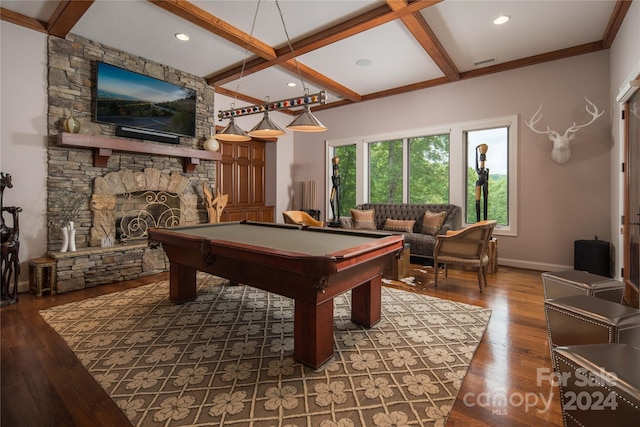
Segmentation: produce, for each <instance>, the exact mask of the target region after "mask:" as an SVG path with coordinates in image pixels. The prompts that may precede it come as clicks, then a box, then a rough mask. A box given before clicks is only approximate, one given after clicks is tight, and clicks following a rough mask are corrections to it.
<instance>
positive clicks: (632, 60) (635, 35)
mask: <svg viewBox="0 0 640 427" xmlns="http://www.w3.org/2000/svg"><path fill="white" fill-rule="evenodd" d="M639 23H640V2H638V1H634V2H633V3H631V7H630V8H629V11H628V12H627V16H626V17H625V19H624V22H623V23H622V26H621V27H620V30H619V31H618V35H617V36H616V39H615V41H614V43H613V46H611V49H610V50H609V62H610V64H611V65H610V69H611V71H610V77H611V81H610V85H611V110H612V111H613V113H614V114H613V120H612V123H613V125H612V127H611V133H612V136H613V147H612V150H611V152H612V155H611V163H610V169H611V235H612V236H613V241H614V243H615V246H616V248H618V250H617V251H616V254H617V256H616V259H615V269H614V272H615V275H616V277H618V278H619V277H620V271H621V270H620V269H621V268H622V267H623V266H624V263H623V259H622V256H623V253H624V249H623V248H624V242H623V235H622V233H621V227H620V217H621V215H623V214H624V206H623V202H624V200H623V196H624V180H623V178H624V176H623V174H622V173H621V166H620V164H621V163H622V162H623V161H624V123H623V121H622V119H621V113H620V111H621V108H620V107H621V105H620V103H618V102H617V101H616V98H617V97H618V96H619V94H621V92H622V91H623V90H624V89H625V86H628V83H629V81H630V80H633V79H636V78H638V76H640V25H638V24H639Z"/></svg>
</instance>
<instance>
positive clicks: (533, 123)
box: [524, 104, 555, 135]
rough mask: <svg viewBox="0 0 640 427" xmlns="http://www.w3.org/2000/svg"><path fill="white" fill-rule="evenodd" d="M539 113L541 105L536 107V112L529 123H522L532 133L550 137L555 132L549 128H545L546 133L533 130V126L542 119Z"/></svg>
mask: <svg viewBox="0 0 640 427" xmlns="http://www.w3.org/2000/svg"><path fill="white" fill-rule="evenodd" d="M540 111H542V104H540V106H539V107H538V110H537V111H536V112H535V113H534V114H533V116H531V119H530V120H529V121H526V120H525V121H524V123H525V124H526V125H527V126H528V127H529V129H531V130H532V131H534V132H536V133H542V134H545V135H551V134H552V133H554V132H555V131H553V130H551V129H549V126H547V130H546V131H542V130H538V129H536V128H535V125H536V124H537V123H538V122H539V121H540V119H541V118H542V114H541V113H540Z"/></svg>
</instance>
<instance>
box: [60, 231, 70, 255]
mask: <svg viewBox="0 0 640 427" xmlns="http://www.w3.org/2000/svg"><path fill="white" fill-rule="evenodd" d="M60 231H62V247H61V248H60V252H67V249H68V248H69V228H67V227H62V228H60Z"/></svg>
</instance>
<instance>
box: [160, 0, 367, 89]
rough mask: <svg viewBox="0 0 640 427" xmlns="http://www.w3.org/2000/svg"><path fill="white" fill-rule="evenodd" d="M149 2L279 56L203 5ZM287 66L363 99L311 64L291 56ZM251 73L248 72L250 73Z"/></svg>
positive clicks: (265, 54)
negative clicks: (319, 71) (313, 68)
mask: <svg viewBox="0 0 640 427" xmlns="http://www.w3.org/2000/svg"><path fill="white" fill-rule="evenodd" d="M149 2H151V3H153V4H155V5H156V6H159V7H161V8H163V9H164V10H166V11H168V12H171V13H174V14H176V15H178V16H180V17H181V18H183V19H186V20H187V21H189V22H191V23H193V24H195V25H198V26H200V27H201V28H204V29H205V30H207V31H210V32H212V33H214V34H216V35H218V36H220V37H222V38H224V39H225V40H228V41H230V42H232V43H235V44H237V45H240V46H242V47H244V48H246V49H248V50H249V51H250V52H253V53H254V54H256V55H258V56H259V57H260V58H262V59H263V60H272V59H275V58H276V53H275V50H274V49H273V48H272V47H271V46H269V45H267V44H266V43H263V42H261V41H260V40H257V39H256V38H255V37H252V36H251V35H249V34H247V33H245V32H243V31H241V30H239V29H237V28H235V27H234V26H232V25H230V24H228V23H227V22H225V21H223V20H221V19H220V18H218V17H216V16H214V15H212V14H210V13H209V12H207V11H205V10H202V9H200V8H199V7H197V6H194V5H193V4H191V3H189V2H187V1H185V0H149ZM279 65H280V66H282V67H283V68H285V69H287V70H290V71H293V72H294V73H296V74H297V72H298V70H299V74H300V75H301V76H302V77H303V78H305V79H308V80H310V81H313V82H315V83H317V84H319V85H320V86H322V87H325V88H327V89H329V90H331V91H332V92H334V93H337V94H338V95H339V96H344V97H345V98H347V99H350V100H352V101H359V100H360V95H358V94H357V93H355V92H354V91H352V90H350V89H348V88H346V87H344V86H343V85H341V84H340V83H338V82H335V81H333V80H331V79H329V78H328V77H326V76H323V75H322V74H320V73H318V72H316V71H314V70H312V69H310V68H309V67H306V66H304V65H303V64H300V63H299V62H298V67H296V66H295V62H294V61H293V60H291V63H287V62H284V63H282V64H279ZM247 74H248V73H245V75H247ZM207 81H208V82H210V81H214V85H215V86H216V87H219V84H217V83H215V80H214V79H211V78H209V79H207Z"/></svg>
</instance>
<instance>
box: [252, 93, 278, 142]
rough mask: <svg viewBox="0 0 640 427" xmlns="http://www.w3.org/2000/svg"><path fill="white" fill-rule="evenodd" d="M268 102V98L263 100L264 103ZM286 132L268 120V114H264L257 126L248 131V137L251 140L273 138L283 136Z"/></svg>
mask: <svg viewBox="0 0 640 427" xmlns="http://www.w3.org/2000/svg"><path fill="white" fill-rule="evenodd" d="M268 102H269V97H268V96H267V97H266V98H265V103H268ZM285 133H286V132H285V131H284V130H282V128H281V127H280V126H278V125H277V124H275V123H274V122H272V121H271V119H270V118H269V113H268V112H267V111H265V112H264V117H262V120H260V121H259V122H258V124H257V125H255V126H254V127H253V129H251V130H250V131H249V136H251V137H253V138H273V137H278V136H282V135H284V134H285Z"/></svg>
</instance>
